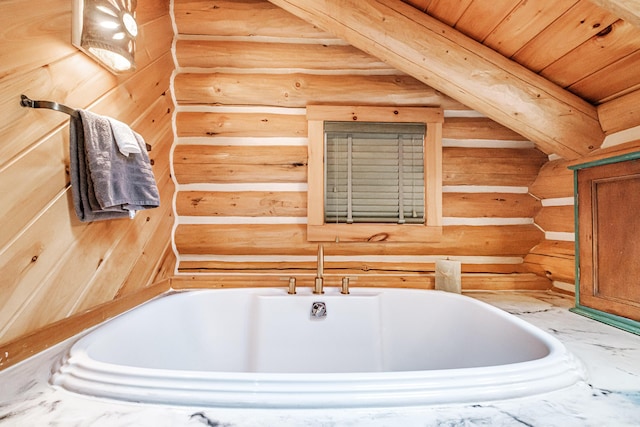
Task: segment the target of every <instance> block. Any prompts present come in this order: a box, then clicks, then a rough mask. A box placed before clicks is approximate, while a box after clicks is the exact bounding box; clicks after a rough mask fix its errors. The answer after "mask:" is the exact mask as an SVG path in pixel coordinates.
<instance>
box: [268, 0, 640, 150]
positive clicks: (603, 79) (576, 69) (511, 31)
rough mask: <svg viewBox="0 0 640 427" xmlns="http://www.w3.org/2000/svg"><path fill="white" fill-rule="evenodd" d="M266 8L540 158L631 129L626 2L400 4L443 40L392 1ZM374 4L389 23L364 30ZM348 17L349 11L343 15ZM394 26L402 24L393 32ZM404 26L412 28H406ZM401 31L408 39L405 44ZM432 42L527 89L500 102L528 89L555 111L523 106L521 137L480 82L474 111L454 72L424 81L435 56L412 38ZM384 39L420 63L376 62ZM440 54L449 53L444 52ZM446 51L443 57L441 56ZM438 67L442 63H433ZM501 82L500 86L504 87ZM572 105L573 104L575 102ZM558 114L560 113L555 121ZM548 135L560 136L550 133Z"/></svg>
mask: <svg viewBox="0 0 640 427" xmlns="http://www.w3.org/2000/svg"><path fill="white" fill-rule="evenodd" d="M271 1H272V2H273V3H275V4H278V5H280V6H281V7H283V8H285V9H286V10H288V11H290V12H292V13H294V14H296V15H298V16H299V17H302V18H303V19H305V20H307V21H309V22H312V23H314V24H316V25H318V26H320V27H321V28H323V29H325V30H327V31H329V32H333V33H335V34H337V35H338V36H341V37H343V38H345V39H346V40H347V41H349V42H350V43H351V44H353V45H354V46H355V47H359V48H361V49H362V50H365V51H368V52H369V53H372V54H374V55H375V54H378V55H377V56H378V57H379V58H380V59H382V60H385V61H387V62H389V63H390V64H392V65H395V66H396V68H398V69H400V70H402V71H405V72H407V73H409V74H412V75H413V76H414V77H416V78H418V79H421V80H423V81H424V82H425V83H427V84H430V83H431V84H430V85H431V86H433V87H434V88H436V89H438V90H442V91H443V92H444V93H446V94H447V95H449V96H451V97H452V98H454V99H457V100H459V101H461V102H463V103H466V104H467V105H469V106H470V107H472V108H475V109H477V110H478V111H481V112H484V113H485V114H487V115H488V116H490V117H492V118H494V120H496V121H498V122H501V123H502V124H504V125H506V126H509V127H511V128H512V129H514V130H516V131H518V132H520V133H522V134H523V135H525V136H529V137H530V138H531V139H532V140H534V142H536V143H539V147H540V148H541V149H543V151H545V152H547V153H549V154H550V153H553V152H555V153H556V154H560V155H561V156H562V157H565V158H575V157H579V156H580V155H584V154H585V153H586V152H588V151H590V150H592V149H594V148H597V147H598V146H599V145H600V143H601V142H602V138H603V136H602V133H600V135H597V136H593V137H591V135H592V134H595V133H599V129H597V128H598V127H600V128H602V130H603V131H604V134H610V133H614V132H617V131H620V130H624V129H627V128H631V127H634V126H638V125H640V11H639V10H638V9H639V7H638V6H634V5H633V3H632V4H631V5H630V6H629V3H628V2H626V1H625V0H592V1H589V0H535V1H530V0H499V1H497V0H457V1H452V0H402V2H403V3H405V4H407V5H410V6H412V7H413V8H415V10H418V11H420V12H422V13H424V14H426V15H427V16H428V17H429V19H431V18H435V19H436V20H437V21H439V23H442V24H445V25H447V26H448V27H451V28H453V29H455V30H457V32H456V31H453V33H450V34H448V35H447V34H444V31H437V30H439V28H438V27H437V26H435V25H433V24H430V23H429V22H430V21H428V20H426V17H425V19H424V20H420V19H418V18H417V17H416V16H415V14H413V15H414V16H413V17H410V16H408V15H407V14H406V12H405V11H402V10H400V9H399V8H397V7H396V6H393V4H394V2H395V1H394V0H377V2H371V7H369V6H366V7H365V6H364V5H362V4H360V5H358V6H357V7H356V6H355V3H351V2H333V1H326V2H323V3H325V6H319V5H318V4H317V3H313V5H312V3H309V2H307V1H306V0H271ZM374 3H379V4H386V5H387V6H389V7H388V8H387V9H385V10H393V13H395V15H394V16H392V17H390V19H389V21H388V22H383V21H385V20H384V19H382V21H378V22H379V24H378V26H379V27H380V28H377V29H375V28H372V27H369V28H367V27H366V26H367V25H372V24H370V23H371V22H375V21H374V20H373V18H372V19H366V18H369V16H367V14H370V13H377V12H379V11H380V10H382V7H378V6H373V4H374ZM338 6H339V7H340V8H341V9H343V10H340V11H339V12H338V11H337V10H336V9H335V7H338ZM347 8H350V10H349V11H346V9H347ZM358 14H360V15H358ZM623 17H624V19H623ZM391 20H395V21H394V22H395V24H394V26H392V25H391V24H389V22H390V21H391ZM359 22H360V23H362V24H360V23H359ZM403 22H404V23H406V24H407V25H400V24H399V23H403ZM413 22H419V23H420V24H419V25H412V23H413ZM421 26H422V27H421ZM408 31H416V33H414V34H411V35H407V34H406V33H407V32H408ZM438 33H441V35H442V37H441V38H443V39H444V38H448V40H445V42H450V41H452V43H450V46H451V47H452V48H453V49H456V48H458V47H459V49H458V50H457V53H458V54H459V56H460V57H464V58H463V59H464V61H466V60H467V53H465V51H466V52H473V53H469V55H475V56H476V57H479V59H480V60H478V59H475V60H474V61H475V62H470V63H469V64H471V67H473V66H478V65H480V66H482V67H486V66H487V64H489V66H491V64H495V67H494V69H491V68H486V69H482V70H480V72H482V73H487V72H488V73H489V74H493V75H497V74H498V73H500V72H501V70H506V72H507V74H506V76H507V79H508V80H510V81H512V82H515V81H518V82H519V81H521V80H524V81H525V83H526V84H525V85H522V86H520V87H518V88H517V91H520V95H516V96H511V94H507V95H506V96H505V95H504V94H502V95H503V98H504V99H506V100H507V101H518V99H520V100H521V101H523V100H524V97H522V94H526V93H527V92H532V89H533V90H535V91H536V92H537V93H538V95H537V97H538V98H540V93H546V94H548V95H549V96H543V98H545V97H547V98H555V99H558V100H560V102H559V103H558V104H557V105H555V107H554V108H557V109H558V111H556V112H548V113H546V115H544V114H542V115H539V114H538V113H533V111H534V110H535V109H538V110H540V109H544V108H546V105H545V104H544V102H545V101H544V100H541V101H540V102H538V101H536V100H535V99H531V102H532V103H534V104H535V103H536V102H538V104H536V105H535V106H534V107H532V108H531V112H532V113H529V115H528V116H525V115H522V114H520V115H519V120H520V121H526V122H527V123H526V124H524V125H522V126H521V127H520V128H517V127H514V126H510V125H514V124H515V125H518V124H517V123H516V121H515V120H513V114H516V113H512V117H509V111H508V109H507V108H504V107H503V109H504V110H505V111H502V112H499V113H498V114H495V113H493V111H492V107H491V106H486V107H485V106H484V105H483V100H484V101H485V102H486V101H487V100H488V98H489V96H488V95H487V94H486V93H484V94H483V93H482V90H481V89H482V88H481V86H482V84H483V83H482V82H480V83H478V89H479V90H478V91H477V93H479V94H480V95H477V97H478V98H481V99H480V101H479V103H477V104H476V105H473V102H470V98H468V97H467V96H468V94H469V92H470V90H469V86H468V85H467V86H464V87H463V86H460V83H461V79H460V78H456V76H455V73H454V72H453V71H454V70H453V68H452V73H451V78H450V79H451V81H452V83H453V85H449V84H448V83H447V82H446V77H447V76H446V73H442V72H441V71H439V70H438V71H436V74H437V73H438V72H439V73H440V74H439V75H435V77H436V78H435V79H434V75H428V74H426V73H428V72H430V70H428V67H429V66H428V65H425V64H424V63H425V62H427V61H426V60H427V59H428V58H429V54H433V53H434V52H436V51H435V50H431V51H429V49H430V48H429V47H426V48H425V47H424V46H425V43H426V42H425V43H423V44H422V45H421V46H420V45H419V42H415V43H414V42H413V41H412V40H411V39H412V37H413V38H415V39H420V35H423V38H424V40H426V41H428V40H434V35H435V36H436V37H438ZM451 34H453V35H451ZM457 34H460V36H458V35H457ZM381 36H382V37H381ZM465 36H466V37H465ZM366 37H369V40H366ZM461 37H462V38H461ZM383 39H384V40H383ZM378 40H379V43H378ZM389 40H391V42H392V43H396V46H401V47H403V48H404V47H405V46H406V49H404V51H405V52H414V53H415V52H417V53H419V54H420V55H423V56H422V57H421V58H418V57H416V58H413V59H410V58H405V59H406V60H407V61H405V62H403V61H402V59H399V58H398V57H397V56H395V57H394V56H393V55H394V53H391V54H390V55H389V56H387V57H384V55H385V51H384V49H378V47H379V46H378V45H381V46H382V47H383V48H387V51H391V50H393V49H388V48H389V47H390V46H392V45H391V43H389V42H388V41H389ZM372 41H375V42H372ZM435 42H436V41H435V40H434V43H435ZM385 43H387V44H386V46H385ZM482 45H483V46H482ZM416 46H418V49H416ZM445 46H446V45H445ZM473 46H475V48H474V47H473ZM446 48H447V49H449V47H448V46H446ZM487 48H488V49H487ZM420 49H422V50H421V51H420ZM489 49H490V50H491V51H492V52H491V51H489ZM396 51H397V49H396ZM446 52H447V54H449V51H448V50H447V51H446ZM495 53H498V54H499V55H500V56H502V57H503V58H504V59H508V60H509V61H510V62H511V63H512V64H513V66H512V65H510V64H509V63H504V62H501V63H499V62H497V61H496V57H495ZM470 59H472V58H470ZM408 61H413V62H412V63H409V62H408ZM482 61H484V62H482ZM405 63H406V64H407V65H406V66H405V65H404V64H405ZM445 65H446V61H444V60H441V62H440V63H438V64H437V66H445ZM453 66H454V65H452V67H453ZM518 67H519V68H518ZM487 70H488V71H487ZM417 74H421V75H417ZM534 74H537V76H536V78H539V77H542V78H544V81H546V82H548V84H547V83H545V82H544V81H543V80H536V79H535V78H533V77H530V76H531V75H534ZM504 76H505V75H503V76H502V77H500V78H502V79H504V78H505V77H504ZM511 77H516V78H515V79H512V78H511ZM438 79H440V81H439V80H438ZM434 83H435V84H434ZM456 85H458V86H459V87H458V86H456ZM491 85H494V86H495V81H494V82H492V83H490V84H489V85H487V87H486V88H484V89H491V87H490V86H491ZM551 86H552V87H551ZM553 87H555V88H556V89H553ZM456 92H458V93H456ZM464 92H466V93H464ZM563 92H564V93H566V95H564V94H563ZM461 94H462V95H461ZM571 96H575V100H572V99H571V98H570V97H571ZM465 97H467V98H465ZM578 98H579V99H578ZM471 101H473V100H471ZM493 102H494V103H495V102H496V101H493ZM581 102H584V104H581ZM514 105H515V104H514ZM585 105H590V106H591V107H592V108H593V111H596V112H597V117H596V122H597V123H599V126H598V125H597V124H596V127H595V128H594V127H593V125H589V126H586V127H585V126H582V125H581V123H587V122H589V120H590V119H589V117H593V115H594V114H595V113H593V112H591V111H589V109H588V108H587V109H585ZM483 107H485V108H483ZM563 109H564V111H565V112H566V113H567V114H563ZM483 110H484V111H483ZM579 110H582V111H584V117H573V118H568V117H563V116H570V115H572V116H577V115H579V113H576V112H577V111H579ZM492 113H493V114H494V115H493V116H492ZM549 116H551V117H556V118H557V120H554V121H558V122H562V121H565V122H566V124H564V125H555V124H552V123H551V121H550V120H549ZM523 117H524V119H523ZM585 117H586V119H585ZM567 120H569V121H567ZM571 120H573V122H571ZM550 126H551V127H553V126H559V127H558V129H549V127H550ZM545 131H546V132H547V133H546V134H544V133H545ZM538 133H540V136H538V135H537V134H538ZM572 139H574V140H575V139H582V140H588V139H590V141H588V142H586V141H584V142H583V143H582V145H580V144H581V143H578V142H575V143H574V142H572V141H571V140H572Z"/></svg>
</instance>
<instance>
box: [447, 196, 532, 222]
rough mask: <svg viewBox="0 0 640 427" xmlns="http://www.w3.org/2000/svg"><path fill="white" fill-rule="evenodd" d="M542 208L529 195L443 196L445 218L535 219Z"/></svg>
mask: <svg viewBox="0 0 640 427" xmlns="http://www.w3.org/2000/svg"><path fill="white" fill-rule="evenodd" d="M540 208H541V206H540V202H539V201H538V200H536V199H535V198H533V197H531V195H529V194H517V193H443V194H442V215H443V216H444V217H459V218H533V217H534V216H535V215H536V213H537V212H538V211H539V210H540Z"/></svg>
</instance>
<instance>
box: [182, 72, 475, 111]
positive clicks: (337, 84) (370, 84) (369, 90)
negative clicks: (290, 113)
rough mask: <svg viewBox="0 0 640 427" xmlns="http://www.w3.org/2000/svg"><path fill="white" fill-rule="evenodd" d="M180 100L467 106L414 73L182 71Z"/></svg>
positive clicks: (283, 104)
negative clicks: (338, 73) (337, 75)
mask: <svg viewBox="0 0 640 427" xmlns="http://www.w3.org/2000/svg"><path fill="white" fill-rule="evenodd" d="M175 94H176V99H177V101H178V103H179V104H221V105H269V106H278V107H299V108H301V107H305V106H307V104H331V105H336V104H338V105H339V104H346V105H358V104H360V103H362V100H363V99H366V100H367V104H368V105H385V106H386V105H419V106H425V107H429V106H431V107H442V108H444V109H456V110H458V109H460V110H466V109H468V108H467V107H464V106H462V105H461V104H460V103H459V102H457V101H453V100H452V99H451V98H449V97H447V96H444V95H442V94H441V93H440V92H438V91H436V90H434V89H431V88H430V87H428V86H425V85H424V84H423V83H421V82H420V81H418V80H416V79H414V78H413V77H409V76H404V75H402V76H398V75H373V76H367V75H340V77H339V78H337V77H336V76H335V75H316V74H301V73H296V74H227V73H210V74H194V73H181V74H178V75H177V76H176V78H175Z"/></svg>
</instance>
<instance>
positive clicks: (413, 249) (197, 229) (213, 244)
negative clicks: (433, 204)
mask: <svg viewBox="0 0 640 427" xmlns="http://www.w3.org/2000/svg"><path fill="white" fill-rule="evenodd" d="M306 228H307V227H306V225H305V224H264V225H262V224H242V225H240V224H239V225H233V224H225V225H216V224H206V225H200V224H184V225H179V226H178V227H177V229H176V232H175V242H176V247H177V249H178V251H179V252H180V253H181V254H218V255H310V254H311V255H313V254H315V253H316V251H317V245H316V244H315V243H312V242H308V241H307V239H306ZM542 238H543V235H542V232H541V231H540V230H539V229H538V228H537V227H535V226H534V225H504V226H482V227H474V226H448V227H443V234H442V239H441V240H440V241H439V242H432V243H424V244H421V243H403V244H394V243H372V242H368V243H346V244H334V243H327V244H325V253H326V254H335V255H357V254H359V255H394V254H395V255H445V256H446V255H465V256H524V255H526V254H527V253H529V249H530V248H532V247H533V246H534V245H536V244H538V243H539V241H540V240H541V239H542Z"/></svg>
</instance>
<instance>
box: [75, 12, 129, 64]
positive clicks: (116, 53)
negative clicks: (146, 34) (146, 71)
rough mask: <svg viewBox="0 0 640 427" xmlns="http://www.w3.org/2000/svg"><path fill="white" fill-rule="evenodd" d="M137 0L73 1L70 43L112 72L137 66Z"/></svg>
mask: <svg viewBox="0 0 640 427" xmlns="http://www.w3.org/2000/svg"><path fill="white" fill-rule="evenodd" d="M136 5H137V0H73V25H72V34H71V42H72V43H73V44H74V46H77V47H79V48H80V49H81V50H82V51H83V52H85V53H86V54H88V55H89V56H91V57H92V58H94V59H96V60H97V61H99V62H100V63H101V64H103V65H104V66H105V67H107V68H108V69H109V70H110V71H112V72H114V73H121V72H125V71H133V70H134V69H135V50H136V36H137V35H138V25H137V23H136V19H135V9H136Z"/></svg>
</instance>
